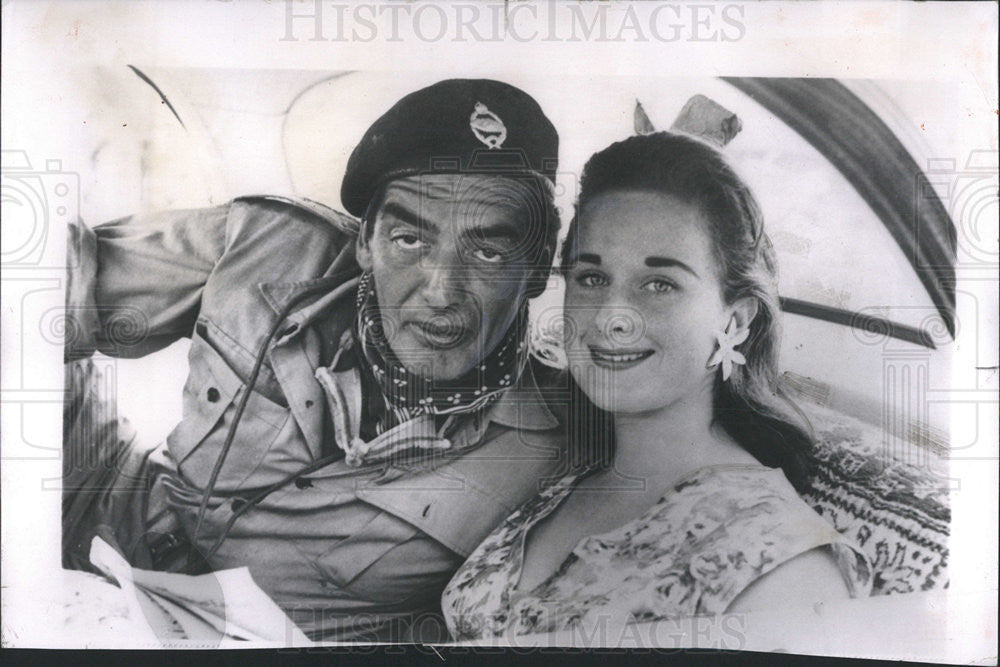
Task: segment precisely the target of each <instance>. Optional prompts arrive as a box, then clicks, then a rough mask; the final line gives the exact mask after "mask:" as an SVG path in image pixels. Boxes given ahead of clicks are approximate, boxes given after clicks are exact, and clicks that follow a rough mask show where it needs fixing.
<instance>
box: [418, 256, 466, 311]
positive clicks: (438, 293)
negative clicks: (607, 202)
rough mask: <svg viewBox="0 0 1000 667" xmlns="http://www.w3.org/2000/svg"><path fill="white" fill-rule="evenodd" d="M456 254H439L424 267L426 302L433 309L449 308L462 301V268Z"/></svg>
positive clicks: (422, 292)
mask: <svg viewBox="0 0 1000 667" xmlns="http://www.w3.org/2000/svg"><path fill="white" fill-rule="evenodd" d="M457 261H458V258H457V257H456V256H455V253H439V254H437V256H435V257H434V258H433V260H432V261H429V262H428V263H427V265H426V266H424V269H423V272H424V285H423V289H422V290H421V294H422V295H423V298H424V301H425V302H426V303H427V305H428V306H431V307H433V308H449V307H451V306H454V305H456V304H457V303H459V302H460V301H461V300H462V294H463V293H464V291H465V285H463V284H462V270H461V269H462V267H461V266H458V264H457Z"/></svg>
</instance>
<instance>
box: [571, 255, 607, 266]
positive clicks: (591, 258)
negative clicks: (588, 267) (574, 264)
mask: <svg viewBox="0 0 1000 667" xmlns="http://www.w3.org/2000/svg"><path fill="white" fill-rule="evenodd" d="M576 261H578V262H586V263H587V264H594V265H595V266H600V265H601V256H600V255H594V254H592V253H589V252H585V253H581V254H580V255H578V256H577V258H576Z"/></svg>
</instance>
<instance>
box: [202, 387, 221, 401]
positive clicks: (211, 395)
mask: <svg viewBox="0 0 1000 667" xmlns="http://www.w3.org/2000/svg"><path fill="white" fill-rule="evenodd" d="M205 397H206V398H207V399H208V402H209V403H215V402H216V401H218V400H219V390H218V389H216V388H215V387H209V388H208V391H207V392H206V393H205Z"/></svg>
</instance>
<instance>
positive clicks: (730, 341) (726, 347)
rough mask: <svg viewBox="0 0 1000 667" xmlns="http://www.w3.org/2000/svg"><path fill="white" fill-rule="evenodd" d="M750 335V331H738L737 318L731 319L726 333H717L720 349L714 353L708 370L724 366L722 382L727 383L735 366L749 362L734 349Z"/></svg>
mask: <svg viewBox="0 0 1000 667" xmlns="http://www.w3.org/2000/svg"><path fill="white" fill-rule="evenodd" d="M749 335H750V329H749V328H747V329H741V330H739V331H737V330H736V316H735V315H733V316H732V317H730V318H729V324H728V325H726V330H725V331H717V332H716V333H715V337H716V338H717V339H718V344H719V348H718V349H717V350H716V351H715V352H713V353H712V356H711V357H710V358H709V360H708V365H707V366H706V368H715V367H716V366H718V365H719V364H722V381H723V382H725V381H726V380H728V379H729V376H730V375H731V374H732V372H733V364H736V365H740V366H742V365H743V364H745V363H746V362H747V358H746V357H744V356H743V355H742V354H740V353H739V352H737V351H736V350H735V349H734V348H735V347H736V346H737V345H739V344H740V343H742V342H743V341H745V340H746V339H747V337H748V336H749Z"/></svg>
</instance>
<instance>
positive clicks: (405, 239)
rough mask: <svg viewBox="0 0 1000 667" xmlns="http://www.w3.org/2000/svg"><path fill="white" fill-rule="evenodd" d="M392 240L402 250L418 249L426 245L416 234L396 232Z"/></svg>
mask: <svg viewBox="0 0 1000 667" xmlns="http://www.w3.org/2000/svg"><path fill="white" fill-rule="evenodd" d="M392 242H393V243H395V244H396V247H397V248H400V249H402V250H417V249H418V248H421V247H423V245H424V243H423V241H421V240H420V237H419V236H417V235H416V234H396V235H395V236H393V237H392Z"/></svg>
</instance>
